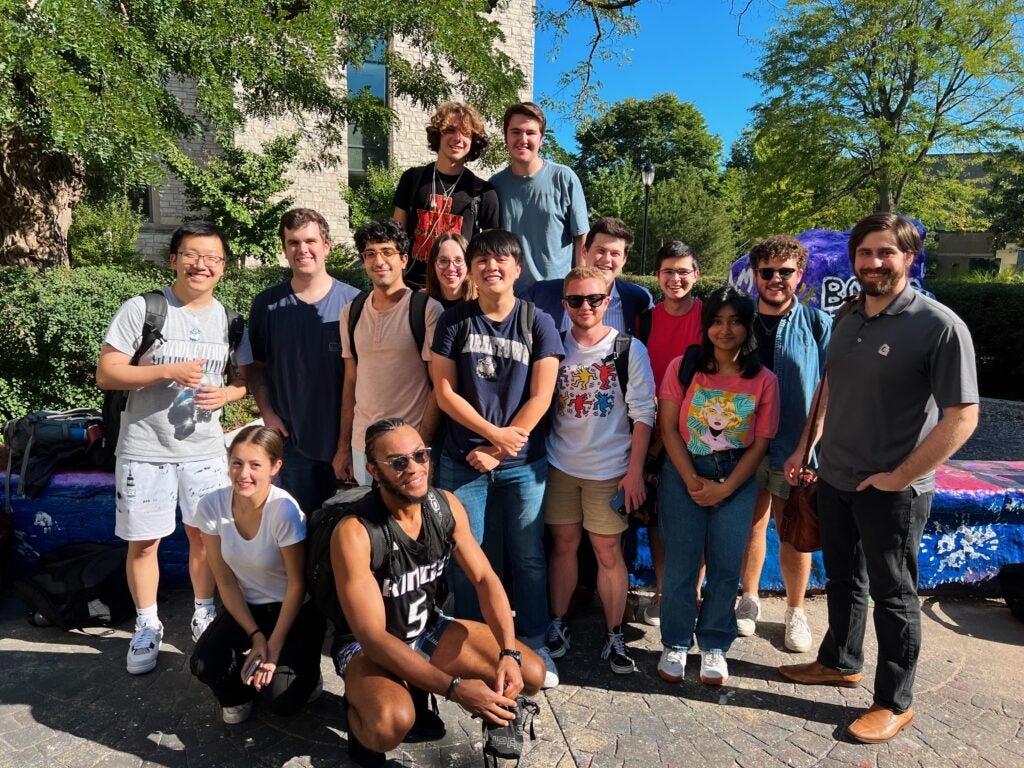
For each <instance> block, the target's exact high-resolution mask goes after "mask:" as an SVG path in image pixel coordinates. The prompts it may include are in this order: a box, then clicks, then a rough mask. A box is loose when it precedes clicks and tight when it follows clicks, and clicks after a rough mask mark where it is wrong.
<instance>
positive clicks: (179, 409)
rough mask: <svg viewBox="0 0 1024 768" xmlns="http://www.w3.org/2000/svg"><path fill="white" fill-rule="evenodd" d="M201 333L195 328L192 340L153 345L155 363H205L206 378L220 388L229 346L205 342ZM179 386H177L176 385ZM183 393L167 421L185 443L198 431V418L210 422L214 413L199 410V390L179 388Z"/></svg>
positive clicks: (175, 340)
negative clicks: (197, 405) (196, 400)
mask: <svg viewBox="0 0 1024 768" xmlns="http://www.w3.org/2000/svg"><path fill="white" fill-rule="evenodd" d="M200 337H201V331H200V329H198V328H193V329H192V330H191V331H190V332H189V339H188V340H187V341H186V340H183V339H167V340H166V341H163V342H162V343H161V342H157V343H156V344H154V345H153V350H152V353H151V354H152V357H151V360H152V364H153V365H167V364H172V363H181V362H186V361H189V360H205V361H206V365H205V366H204V369H203V370H204V377H205V379H206V381H207V382H208V383H209V384H210V385H213V386H221V385H222V384H223V381H224V370H225V368H226V367H227V361H228V345H227V343H226V342H223V341H205V342H204V341H202V340H201V338H200ZM175 386H177V385H175ZM178 388H179V389H180V390H181V391H180V392H179V393H178V396H177V397H176V398H174V402H173V403H172V404H171V407H170V408H169V409H168V411H167V421H168V422H169V423H170V424H171V426H173V427H174V437H175V439H177V440H185V439H187V438H189V437H191V436H192V434H193V433H194V432H195V431H196V421H197V417H198V420H200V421H210V419H211V418H212V417H213V412H212V411H200V410H197V409H196V404H195V394H196V390H194V389H191V388H189V387H178Z"/></svg>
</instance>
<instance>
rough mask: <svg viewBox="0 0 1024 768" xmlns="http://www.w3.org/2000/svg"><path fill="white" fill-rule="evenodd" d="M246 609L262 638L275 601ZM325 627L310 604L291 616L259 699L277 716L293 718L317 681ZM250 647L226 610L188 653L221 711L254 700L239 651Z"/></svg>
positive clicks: (274, 617)
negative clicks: (262, 697) (265, 700)
mask: <svg viewBox="0 0 1024 768" xmlns="http://www.w3.org/2000/svg"><path fill="white" fill-rule="evenodd" d="M249 610H250V611H251V612H252V617H253V618H254V619H255V620H256V623H257V624H258V625H259V627H260V629H261V630H263V634H264V635H265V636H266V637H270V633H271V632H273V630H274V625H275V624H276V623H277V617H278V615H279V614H280V613H281V603H268V604H266V605H250V606H249ZM325 630H326V625H325V623H324V618H323V616H321V615H320V612H319V611H317V609H316V607H315V606H314V605H313V601H312V600H308V601H307V602H306V604H305V605H303V606H302V609H301V610H300V611H299V615H298V616H296V617H295V623H294V624H292V628H291V631H290V632H289V633H288V638H287V640H285V643H284V647H283V648H282V649H281V655H280V658H278V660H277V671H276V672H274V679H273V680H272V681H271V683H270V688H269V689H264V691H265V692H266V693H265V694H264V695H265V696H267V698H269V700H270V707H271V709H272V710H273V711H274V714H277V715H284V716H287V715H293V714H295V713H296V712H298V711H299V709H300V708H301V707H302V705H303V704H305V703H306V701H307V700H308V699H309V696H310V694H312V693H313V689H314V688H316V684H317V682H319V680H320V651H321V650H322V648H323V644H324V632H325ZM250 647H252V643H251V642H250V640H249V637H248V636H247V635H246V633H245V631H244V630H243V629H242V628H241V627H240V626H239V625H238V622H237V621H235V619H234V617H233V616H232V615H231V614H230V613H228V612H227V611H226V610H224V611H221V612H220V613H218V614H217V618H216V619H214V621H213V623H212V624H211V625H210V626H209V627H207V629H206V631H205V632H203V635H202V637H200V638H199V642H198V643H196V647H195V650H194V651H193V652H192V664H191V666H192V674H193V675H195V676H196V677H198V678H199V679H200V680H201V681H202V682H203V683H205V684H206V685H208V686H210V688H211V689H212V690H213V695H214V696H216V697H217V701H218V702H220V705H221V706H222V707H237V706H239V705H241V704H245V703H246V702H247V701H251V700H253V699H254V698H256V695H257V691H256V689H255V688H253V687H252V686H251V685H245V684H244V683H243V682H242V665H243V663H244V661H245V655H244V654H245V652H246V651H248V650H249V648H250Z"/></svg>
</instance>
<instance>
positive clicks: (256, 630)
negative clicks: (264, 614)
mask: <svg viewBox="0 0 1024 768" xmlns="http://www.w3.org/2000/svg"><path fill="white" fill-rule="evenodd" d="M257 632H263V630H262V629H260V628H259V627H256V629H254V630H253V631H252V632H250V633H249V639H250V640H252V638H253V635H255V634H256V633H257Z"/></svg>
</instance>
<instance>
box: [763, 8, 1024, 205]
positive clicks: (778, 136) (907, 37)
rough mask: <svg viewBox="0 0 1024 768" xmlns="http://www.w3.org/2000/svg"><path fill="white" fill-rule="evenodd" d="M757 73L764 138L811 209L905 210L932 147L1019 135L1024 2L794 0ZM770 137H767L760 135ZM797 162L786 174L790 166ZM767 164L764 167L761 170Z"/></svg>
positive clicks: (776, 173)
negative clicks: (850, 205) (863, 206)
mask: <svg viewBox="0 0 1024 768" xmlns="http://www.w3.org/2000/svg"><path fill="white" fill-rule="evenodd" d="M788 10H789V12H788V13H787V14H786V15H783V16H782V17H781V20H780V22H779V23H778V25H777V26H776V27H775V28H774V29H773V30H772V32H771V33H770V35H769V39H768V41H767V44H766V51H765V54H764V56H763V58H762V60H761V67H760V68H759V69H758V70H757V71H756V72H754V73H753V75H752V76H753V77H754V78H755V79H756V80H758V81H759V82H760V83H761V84H762V85H763V87H764V89H765V93H766V99H765V100H764V101H763V102H762V103H760V104H759V105H758V106H757V107H756V109H755V114H756V118H755V125H754V131H755V137H756V138H755V146H757V145H760V148H759V150H758V151H759V152H760V157H759V158H758V159H759V160H761V161H764V162H766V164H767V171H768V173H763V174H761V176H762V180H771V179H777V180H779V181H780V182H781V181H782V180H783V179H788V180H789V181H790V182H795V183H791V184H790V188H789V189H786V190H784V191H783V194H786V195H790V194H797V195H800V196H801V197H802V198H803V200H802V201H801V202H800V205H799V206H798V207H800V206H803V207H805V208H807V210H817V211H826V212H827V211H829V210H830V209H835V208H836V207H837V206H839V207H841V206H842V201H843V200H849V199H851V198H853V199H860V196H861V195H862V194H863V193H865V192H868V193H870V196H871V198H872V201H871V205H873V207H874V208H875V210H879V211H893V210H900V209H901V208H902V207H903V203H904V202H905V195H906V194H907V191H908V189H910V188H911V187H912V186H913V184H914V183H915V182H920V181H921V179H922V176H923V174H924V173H925V167H924V164H925V158H926V157H927V155H928V153H929V152H933V151H950V150H955V149H962V148H977V147H981V146H984V145H985V144H986V143H988V142H991V141H993V140H997V139H1000V138H1001V137H1004V136H1007V135H1017V134H1019V132H1020V130H1021V126H1022V116H1021V113H1020V111H1019V101H1020V98H1021V97H1022V96H1024V55H1022V53H1021V33H1020V29H1019V26H1018V25H1019V23H1020V19H1021V17H1022V14H1024V0H977V1H976V2H972V3H964V2H962V0H790V2H789V3H788ZM762 142H763V143H762ZM787 169H788V171H789V172H788V173H786V172H784V171H785V170H787ZM763 170H764V169H763Z"/></svg>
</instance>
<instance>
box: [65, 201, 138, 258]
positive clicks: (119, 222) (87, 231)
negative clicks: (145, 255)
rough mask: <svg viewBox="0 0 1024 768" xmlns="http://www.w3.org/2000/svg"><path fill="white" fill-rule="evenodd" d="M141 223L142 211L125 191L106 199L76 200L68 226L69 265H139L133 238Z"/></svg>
mask: <svg viewBox="0 0 1024 768" xmlns="http://www.w3.org/2000/svg"><path fill="white" fill-rule="evenodd" d="M143 223H145V219H144V218H143V217H142V214H140V213H139V212H138V211H137V210H136V208H135V206H134V205H133V203H132V202H131V200H129V199H128V197H127V196H125V195H121V196H120V197H115V198H114V199H112V200H108V201H106V202H90V201H85V202H82V203H79V204H78V205H76V206H75V208H74V210H73V212H72V221H71V229H70V230H68V252H69V254H70V256H71V264H72V266H75V267H87V266H99V265H101V264H115V265H118V266H121V267H127V268H130V269H132V270H134V269H135V268H136V267H137V266H138V265H139V256H138V252H137V251H136V249H135V242H136V241H137V240H138V239H139V232H140V231H141V230H142V225H143Z"/></svg>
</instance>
